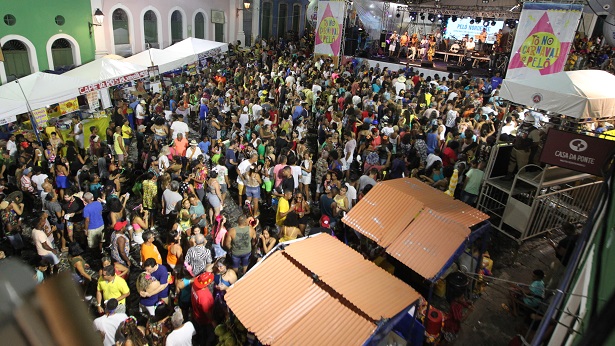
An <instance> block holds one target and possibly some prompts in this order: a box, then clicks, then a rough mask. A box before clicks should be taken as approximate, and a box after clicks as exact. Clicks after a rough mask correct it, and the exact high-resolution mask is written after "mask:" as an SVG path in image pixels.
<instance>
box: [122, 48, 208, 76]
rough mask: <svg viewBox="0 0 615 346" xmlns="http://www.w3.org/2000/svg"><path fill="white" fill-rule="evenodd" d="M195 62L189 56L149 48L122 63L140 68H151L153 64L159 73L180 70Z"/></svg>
mask: <svg viewBox="0 0 615 346" xmlns="http://www.w3.org/2000/svg"><path fill="white" fill-rule="evenodd" d="M195 61H196V59H193V58H192V57H191V56H186V54H180V53H178V52H174V51H167V50H161V49H156V48H150V49H148V50H145V51H143V52H141V53H139V54H135V55H133V56H131V57H128V58H126V59H124V60H122V62H127V63H132V64H136V65H141V66H151V65H152V63H153V64H154V65H157V66H158V69H159V71H160V72H161V73H162V72H167V71H171V70H174V69H176V68H180V67H182V66H184V65H186V64H190V63H192V62H195Z"/></svg>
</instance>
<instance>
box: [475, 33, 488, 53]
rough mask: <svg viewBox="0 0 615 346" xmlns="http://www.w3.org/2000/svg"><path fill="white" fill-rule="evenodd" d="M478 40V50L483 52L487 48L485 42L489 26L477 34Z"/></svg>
mask: <svg viewBox="0 0 615 346" xmlns="http://www.w3.org/2000/svg"><path fill="white" fill-rule="evenodd" d="M476 38H477V40H478V49H477V50H478V51H480V52H482V51H484V50H485V43H486V42H487V28H483V31H482V32H481V33H480V34H478V35H476Z"/></svg>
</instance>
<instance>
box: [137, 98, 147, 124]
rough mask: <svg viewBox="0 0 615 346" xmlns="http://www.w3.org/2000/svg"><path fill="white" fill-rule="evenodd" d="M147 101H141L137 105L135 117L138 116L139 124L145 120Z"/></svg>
mask: <svg viewBox="0 0 615 346" xmlns="http://www.w3.org/2000/svg"><path fill="white" fill-rule="evenodd" d="M146 104H147V102H145V100H141V101H139V104H137V107H136V108H135V117H136V118H137V125H142V124H143V122H144V121H145V105H146Z"/></svg>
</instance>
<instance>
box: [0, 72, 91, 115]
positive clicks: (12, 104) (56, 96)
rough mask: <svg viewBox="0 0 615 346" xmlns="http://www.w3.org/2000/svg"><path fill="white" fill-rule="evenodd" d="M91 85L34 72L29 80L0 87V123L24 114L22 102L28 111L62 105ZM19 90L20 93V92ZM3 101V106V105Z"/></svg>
mask: <svg viewBox="0 0 615 346" xmlns="http://www.w3.org/2000/svg"><path fill="white" fill-rule="evenodd" d="M92 82H93V81H91V80H87V79H81V78H76V77H70V76H66V75H65V74H63V75H55V74H50V73H45V72H35V73H33V74H31V75H29V76H25V77H23V78H20V79H18V80H17V81H13V82H10V83H7V84H4V85H1V86H0V95H1V96H0V121H1V120H2V119H10V118H12V117H14V116H15V115H17V114H21V113H26V112H27V107H26V100H25V99H24V94H25V98H26V99H27V100H28V102H29V103H30V108H31V109H33V110H34V109H38V108H41V107H47V106H49V105H52V104H54V103H58V102H64V101H67V100H70V99H72V98H75V97H77V96H79V88H80V87H82V86H86V85H88V84H91V83H92ZM20 86H21V89H23V93H22V91H21V90H20ZM5 99H7V100H8V101H7V102H4V101H5Z"/></svg>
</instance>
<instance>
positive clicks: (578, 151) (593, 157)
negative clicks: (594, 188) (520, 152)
mask: <svg viewBox="0 0 615 346" xmlns="http://www.w3.org/2000/svg"><path fill="white" fill-rule="evenodd" d="M613 149H615V141H609V140H606V139H601V138H598V137H590V136H585V135H581V134H578V133H572V132H564V131H560V130H554V129H550V130H549V132H548V133H547V141H546V142H545V146H544V148H542V154H541V155H540V161H542V162H544V163H548V164H550V165H555V166H559V167H564V168H568V169H572V170H573V171H578V172H584V173H589V174H593V175H597V176H602V175H603V174H602V168H603V166H604V164H605V163H606V161H607V160H609V159H610V155H611V153H612V152H613Z"/></svg>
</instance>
